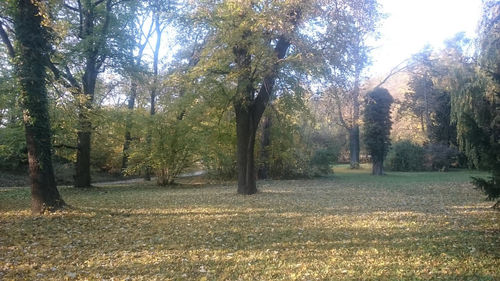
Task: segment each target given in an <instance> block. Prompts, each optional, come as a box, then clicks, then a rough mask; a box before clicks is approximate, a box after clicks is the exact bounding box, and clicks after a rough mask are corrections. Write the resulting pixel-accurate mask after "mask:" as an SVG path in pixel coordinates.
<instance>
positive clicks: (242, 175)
mask: <svg viewBox="0 0 500 281" xmlns="http://www.w3.org/2000/svg"><path fill="white" fill-rule="evenodd" d="M254 111H255V110H254V108H253V107H246V108H245V106H244V105H235V112H236V138H237V147H238V148H237V161H238V193H240V194H246V195H250V194H255V193H257V184H256V181H255V159H254V147H255V133H256V131H257V130H256V126H255V125H254V124H255V122H254V120H253V118H252V116H253V112H254Z"/></svg>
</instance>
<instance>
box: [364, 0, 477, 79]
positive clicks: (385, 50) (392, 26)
mask: <svg viewBox="0 0 500 281" xmlns="http://www.w3.org/2000/svg"><path fill="white" fill-rule="evenodd" d="M379 3H380V4H381V6H382V12H383V13H385V14H386V15H387V17H386V19H384V20H383V22H382V24H381V27H380V29H379V32H380V39H379V40H377V41H376V42H375V43H374V46H375V47H376V48H375V49H374V50H373V51H372V59H373V63H372V66H371V68H370V73H373V74H375V75H384V74H387V73H388V72H389V71H390V70H391V69H392V68H393V67H395V66H396V65H398V64H399V63H400V62H402V61H403V60H405V59H406V58H409V57H411V55H412V54H415V53H417V52H418V51H420V50H422V49H423V47H424V46H425V45H427V44H430V45H431V46H433V47H434V48H435V49H439V48H441V47H442V46H443V42H444V40H446V39H449V38H452V37H453V36H454V35H455V34H457V33H458V32H461V31H464V32H466V34H467V35H468V36H469V37H473V36H474V35H475V33H476V29H477V25H478V23H479V19H480V15H481V0H379Z"/></svg>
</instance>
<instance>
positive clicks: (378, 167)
mask: <svg viewBox="0 0 500 281" xmlns="http://www.w3.org/2000/svg"><path fill="white" fill-rule="evenodd" d="M372 175H375V176H382V175H384V162H382V161H375V160H374V161H373V166H372Z"/></svg>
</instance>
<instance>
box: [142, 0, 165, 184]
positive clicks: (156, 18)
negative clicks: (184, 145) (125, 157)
mask: <svg viewBox="0 0 500 281" xmlns="http://www.w3.org/2000/svg"><path fill="white" fill-rule="evenodd" d="M155 4H156V5H158V3H157V2H156V3H155ZM156 9H157V10H156V11H155V14H154V24H155V33H156V45H155V49H154V52H153V87H152V88H151V111H150V116H151V117H153V116H154V115H155V114H156V108H155V106H156V105H155V102H156V95H157V91H158V63H159V58H160V46H161V33H162V28H161V22H160V11H159V9H160V7H159V6H157V7H156ZM151 119H152V118H151ZM151 125H152V124H151ZM146 145H147V147H148V149H149V150H150V151H149V153H151V145H152V132H151V129H150V130H149V131H148V135H147V136H146ZM151 172H152V168H151V166H150V165H149V164H146V170H145V175H144V179H145V180H147V181H150V180H151Z"/></svg>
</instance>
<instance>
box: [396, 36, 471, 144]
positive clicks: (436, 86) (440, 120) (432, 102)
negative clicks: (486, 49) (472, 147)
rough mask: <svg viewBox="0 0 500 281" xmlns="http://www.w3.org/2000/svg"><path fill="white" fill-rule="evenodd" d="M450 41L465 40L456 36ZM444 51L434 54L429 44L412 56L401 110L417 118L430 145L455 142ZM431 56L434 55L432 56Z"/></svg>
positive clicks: (445, 53) (454, 127) (454, 128)
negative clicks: (406, 90)
mask: <svg viewBox="0 0 500 281" xmlns="http://www.w3.org/2000/svg"><path fill="white" fill-rule="evenodd" d="M453 40H459V41H461V40H465V38H463V37H461V36H460V35H457V37H456V38H455V39H453ZM446 55H447V52H446V51H443V54H442V55H441V56H437V55H434V54H433V52H432V50H431V49H430V48H429V47H426V48H425V49H424V50H423V51H421V52H420V53H418V54H417V55H415V56H414V59H413V60H414V61H413V62H412V63H411V64H412V66H411V70H410V80H409V82H408V89H409V92H407V93H406V98H405V101H404V102H403V104H402V107H401V109H400V110H401V112H403V113H411V114H412V116H415V117H416V118H418V120H419V122H420V128H421V130H422V133H423V134H424V135H425V136H426V138H427V140H428V141H429V142H430V143H432V144H444V145H456V126H455V124H454V123H453V122H451V111H450V110H451V96H450V92H449V88H450V87H449V85H448V83H447V82H448V81H447V80H448V79H447V78H448V77H449V74H448V73H449V72H448V66H447V65H446V60H445V59H444V58H443V57H446ZM433 56H434V57H433Z"/></svg>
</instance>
